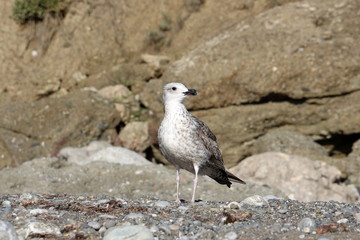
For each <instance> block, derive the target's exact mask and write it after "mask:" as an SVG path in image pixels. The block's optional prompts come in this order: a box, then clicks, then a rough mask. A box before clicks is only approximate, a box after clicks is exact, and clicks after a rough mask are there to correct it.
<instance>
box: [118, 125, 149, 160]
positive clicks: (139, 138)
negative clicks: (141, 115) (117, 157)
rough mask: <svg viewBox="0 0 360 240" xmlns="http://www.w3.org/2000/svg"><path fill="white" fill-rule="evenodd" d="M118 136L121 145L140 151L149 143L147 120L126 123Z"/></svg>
mask: <svg viewBox="0 0 360 240" xmlns="http://www.w3.org/2000/svg"><path fill="white" fill-rule="evenodd" d="M118 138H119V141H120V144H121V145H122V146H123V147H125V148H128V149H131V150H133V151H136V152H139V153H142V152H143V151H145V149H147V148H148V147H149V146H150V144H151V141H150V135H149V125H148V122H130V123H128V124H127V125H126V126H125V127H124V128H123V129H122V130H121V132H120V134H119V136H118Z"/></svg>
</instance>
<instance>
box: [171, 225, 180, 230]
mask: <svg viewBox="0 0 360 240" xmlns="http://www.w3.org/2000/svg"><path fill="white" fill-rule="evenodd" d="M169 228H170V230H171V231H179V229H180V227H179V225H177V224H171V225H170V226H169Z"/></svg>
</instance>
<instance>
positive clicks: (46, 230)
mask: <svg viewBox="0 0 360 240" xmlns="http://www.w3.org/2000/svg"><path fill="white" fill-rule="evenodd" d="M31 235H54V236H60V235H61V232H60V228H59V227H58V226H56V225H54V224H51V223H43V222H31V223H29V225H28V226H27V229H26V235H25V238H27V237H29V236H31Z"/></svg>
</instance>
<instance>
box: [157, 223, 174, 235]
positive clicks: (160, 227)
mask: <svg viewBox="0 0 360 240" xmlns="http://www.w3.org/2000/svg"><path fill="white" fill-rule="evenodd" d="M159 229H160V230H162V231H163V232H165V233H167V234H171V230H170V227H169V226H168V225H166V224H162V225H160V226H159Z"/></svg>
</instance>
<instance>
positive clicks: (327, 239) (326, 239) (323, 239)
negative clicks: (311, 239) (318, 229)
mask: <svg viewBox="0 0 360 240" xmlns="http://www.w3.org/2000/svg"><path fill="white" fill-rule="evenodd" d="M317 240H330V239H329V238H318V239H317Z"/></svg>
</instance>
